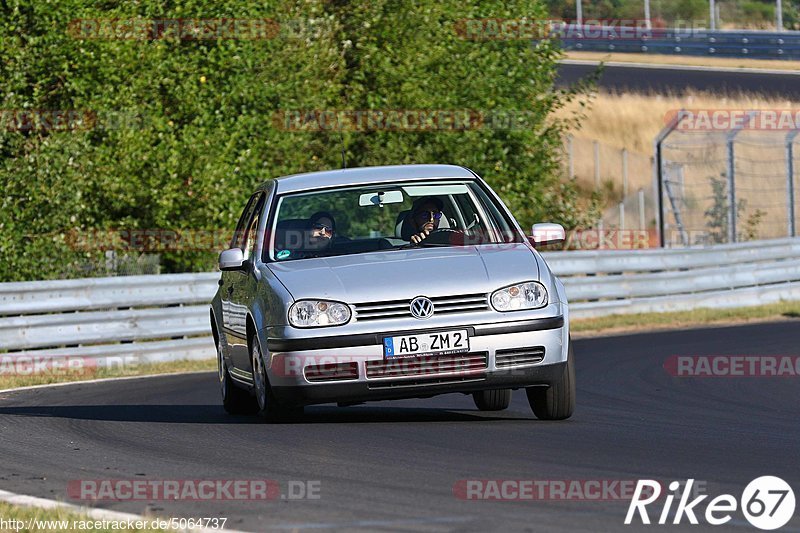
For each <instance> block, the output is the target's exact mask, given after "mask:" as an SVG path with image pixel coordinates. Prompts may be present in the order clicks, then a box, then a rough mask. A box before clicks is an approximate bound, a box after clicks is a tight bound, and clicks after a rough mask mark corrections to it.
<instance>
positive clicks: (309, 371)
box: [304, 362, 358, 383]
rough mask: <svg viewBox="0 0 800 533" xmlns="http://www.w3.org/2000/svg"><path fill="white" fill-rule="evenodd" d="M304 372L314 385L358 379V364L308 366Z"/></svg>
mask: <svg viewBox="0 0 800 533" xmlns="http://www.w3.org/2000/svg"><path fill="white" fill-rule="evenodd" d="M304 371H305V375H306V379H307V380H308V381H310V382H312V383H315V382H320V381H343V380H347V379H358V363H355V362H351V363H326V364H321V365H308V366H307V367H305V369H304Z"/></svg>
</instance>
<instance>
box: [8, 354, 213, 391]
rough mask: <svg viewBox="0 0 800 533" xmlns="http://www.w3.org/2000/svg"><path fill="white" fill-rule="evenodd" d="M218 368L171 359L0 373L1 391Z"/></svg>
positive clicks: (204, 361) (208, 362)
mask: <svg viewBox="0 0 800 533" xmlns="http://www.w3.org/2000/svg"><path fill="white" fill-rule="evenodd" d="M216 369H217V362H216V359H201V360H184V361H170V362H165V363H141V364H138V365H135V366H126V367H124V368H116V367H112V368H98V369H96V370H95V371H91V372H55V373H50V372H44V373H40V374H24V375H13V374H0V391H2V390H6V389H12V388H16V387H28V386H31V385H47V384H50V383H64V382H72V381H86V380H89V379H102V378H116V377H129V376H147V375H152V374H171V373H175V372H198V371H205V370H208V371H211V370H216Z"/></svg>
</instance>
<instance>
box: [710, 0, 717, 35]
mask: <svg viewBox="0 0 800 533" xmlns="http://www.w3.org/2000/svg"><path fill="white" fill-rule="evenodd" d="M708 16H709V18H710V19H711V21H710V22H711V24H709V25H710V26H711V31H715V30H716V29H717V9H716V7H715V6H714V0H709V3H708Z"/></svg>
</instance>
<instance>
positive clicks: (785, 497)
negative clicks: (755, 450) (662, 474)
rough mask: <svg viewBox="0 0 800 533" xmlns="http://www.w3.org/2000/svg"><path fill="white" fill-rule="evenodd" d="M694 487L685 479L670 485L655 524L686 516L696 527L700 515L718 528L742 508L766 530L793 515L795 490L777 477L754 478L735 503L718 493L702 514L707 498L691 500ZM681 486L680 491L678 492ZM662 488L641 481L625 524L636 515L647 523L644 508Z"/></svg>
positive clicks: (782, 523) (649, 481) (730, 496)
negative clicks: (673, 506)
mask: <svg viewBox="0 0 800 533" xmlns="http://www.w3.org/2000/svg"><path fill="white" fill-rule="evenodd" d="M693 484H694V479H689V480H687V481H686V484H685V485H682V484H681V483H679V482H678V481H673V482H672V483H670V484H669V491H670V492H669V493H667V495H666V498H664V507H663V508H662V509H661V513H660V514H659V515H658V521H657V523H658V524H662V525H663V524H667V523H668V521H669V518H670V515H671V514H672V515H673V516H672V522H671V523H672V524H680V523H682V520H683V519H684V517H685V518H686V520H687V521H688V522H689V523H690V524H694V525H697V524H699V521H698V518H697V515H698V514H699V515H700V516H701V517H702V518H704V519H705V522H706V523H708V524H710V525H713V526H719V525H722V524H726V523H728V522H730V521H731V519H732V518H733V513H735V512H736V511H737V509H741V512H742V514H744V517H745V518H746V519H747V521H748V522H750V524H752V525H753V526H755V527H757V528H758V529H763V530H768V531H769V530H774V529H778V528H780V527H783V526H784V525H786V523H788V522H789V520H791V519H792V516H794V509H795V498H794V491H792V487H790V486H789V484H788V483H786V482H785V481H784V480H782V479H781V478H779V477H775V476H762V477H759V478H756V479H754V480H753V481H751V482H750V483H749V484H748V485H747V487H745V489H744V491H743V492H742V497H741V498H740V499H739V500H738V501H737V500H736V498H735V497H734V496H732V495H730V494H721V495H719V496H717V497H716V498H713V499H712V500H710V501H709V502H708V503H707V504H706V506H705V512H704V513H701V512H700V509H699V508H700V507H701V506H700V504H701V503H703V500H705V499H706V498H708V495H707V494H703V495H701V496H697V497H696V498H694V499H692V500H691V501H690V500H689V498H690V497H691V496H692V485H693ZM682 486H683V490H682V491H681V487H682ZM661 489H662V487H661V484H660V483H659V482H658V481H654V480H650V479H644V480H641V479H640V480H639V481H638V483H637V484H636V489H635V490H634V493H633V499H632V500H631V504H630V506H629V507H628V514H627V515H626V516H625V524H626V525H630V524H631V523H632V521H633V520H634V517H635V516H636V514H637V513H638V515H639V519H640V520H641V521H642V524H650V515H649V514H648V509H647V506H648V505H651V504H653V503H654V502H656V501H657V500H659V498H661V496H662V494H661V492H662V490H661ZM676 499H677V500H678V504H677V507H676V508H675V512H674V514H673V513H672V504H673V502H674V501H675V500H676ZM654 507H655V506H654ZM651 510H655V509H651Z"/></svg>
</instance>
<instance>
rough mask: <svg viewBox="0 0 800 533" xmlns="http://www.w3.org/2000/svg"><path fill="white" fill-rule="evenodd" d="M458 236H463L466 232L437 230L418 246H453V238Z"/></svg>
mask: <svg viewBox="0 0 800 533" xmlns="http://www.w3.org/2000/svg"><path fill="white" fill-rule="evenodd" d="M456 234H457V235H463V234H464V232H463V231H459V230H455V229H451V228H437V229H435V230H433V231H432V232H430V233H429V234H428V236H427V237H426V238H425V239H423V240H422V241H421V242H420V243H419V244H418V246H419V245H424V244H425V243H431V244H452V241H453V236H454V235H456Z"/></svg>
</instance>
